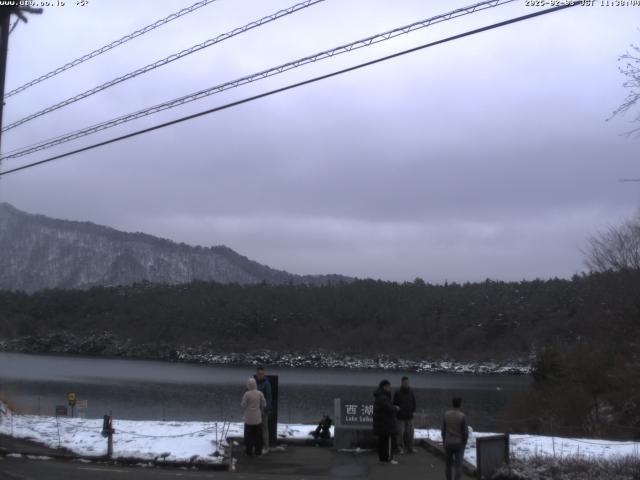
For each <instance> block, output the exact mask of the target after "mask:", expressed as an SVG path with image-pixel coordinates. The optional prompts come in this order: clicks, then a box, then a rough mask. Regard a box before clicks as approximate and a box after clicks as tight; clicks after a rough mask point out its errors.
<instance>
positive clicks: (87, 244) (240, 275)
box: [0, 203, 350, 292]
mask: <svg viewBox="0 0 640 480" xmlns="http://www.w3.org/2000/svg"><path fill="white" fill-rule="evenodd" d="M194 280H204V281H216V282H220V283H240V284H249V283H260V282H267V283H271V284H281V283H309V284H322V283H327V282H329V281H349V280H350V279H349V278H347V277H343V276H340V275H305V276H301V275H294V274H291V273H288V272H285V271H282V270H274V269H272V268H269V267H267V266H265V265H261V264H259V263H257V262H254V261H252V260H249V259H248V258H246V257H243V256H242V255H239V254H238V253H236V252H235V251H233V250H232V249H230V248H228V247H225V246H216V247H193V246H189V245H185V244H184V243H180V244H178V243H175V242H172V241H171V240H166V239H163V238H158V237H154V236H151V235H146V234H143V233H126V232H121V231H118V230H114V229H113V228H108V227H103V226H100V225H96V224H93V223H90V222H72V221H67V220H57V219H53V218H48V217H45V216H43V215H31V214H28V213H25V212H22V211H20V210H18V209H16V208H15V207H13V206H11V205H9V204H7V203H0V289H4V290H23V291H27V292H33V291H36V290H41V289H45V288H89V287H92V286H98V285H100V286H105V285H107V286H108V285H131V284H133V283H136V282H142V281H149V282H154V283H165V284H178V283H189V282H192V281H194Z"/></svg>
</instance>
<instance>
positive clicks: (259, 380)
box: [253, 367, 272, 453]
mask: <svg viewBox="0 0 640 480" xmlns="http://www.w3.org/2000/svg"><path fill="white" fill-rule="evenodd" d="M253 378H255V380H256V384H257V385H258V390H260V391H261V392H262V394H263V395H264V398H265V400H266V401H267V408H265V409H264V410H263V411H262V445H263V450H262V453H269V414H270V413H271V398H272V397H271V383H270V382H269V379H268V378H267V377H265V375H264V367H258V369H257V370H256V374H255V375H254V376H253Z"/></svg>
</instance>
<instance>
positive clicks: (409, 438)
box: [393, 377, 416, 454]
mask: <svg viewBox="0 0 640 480" xmlns="http://www.w3.org/2000/svg"><path fill="white" fill-rule="evenodd" d="M393 404H394V405H396V406H397V407H398V408H399V410H398V414H397V418H398V451H399V452H400V454H403V453H404V452H405V451H408V452H410V453H415V452H416V451H415V450H414V449H413V435H414V433H413V414H414V413H415V411H416V397H415V395H414V394H413V390H411V388H410V387H409V377H402V380H401V383H400V390H396V393H394V394H393Z"/></svg>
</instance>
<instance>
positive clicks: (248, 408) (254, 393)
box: [240, 378, 267, 456]
mask: <svg viewBox="0 0 640 480" xmlns="http://www.w3.org/2000/svg"><path fill="white" fill-rule="evenodd" d="M240 407H242V410H243V417H244V445H245V447H246V450H247V455H249V456H252V455H253V454H254V453H255V454H256V455H261V454H262V412H263V411H264V409H265V408H267V401H266V400H265V398H264V395H263V394H262V392H260V391H259V390H258V387H257V386H256V380H255V378H250V379H249V380H247V391H246V392H245V393H244V395H243V396H242V401H241V402H240Z"/></svg>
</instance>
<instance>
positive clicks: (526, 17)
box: [0, 3, 579, 176]
mask: <svg viewBox="0 0 640 480" xmlns="http://www.w3.org/2000/svg"><path fill="white" fill-rule="evenodd" d="M576 5H579V4H578V3H573V4H565V5H561V6H557V7H552V8H548V9H545V10H540V11H537V12H534V13H530V14H528V15H522V16H520V17H515V18H511V19H509V20H504V21H502V22H498V23H494V24H491V25H487V26H484V27H480V28H476V29H474V30H468V31H466V32H464V33H460V34H457V35H453V36H450V37H446V38H444V39H441V40H436V41H434V42H429V43H425V44H423V45H420V46H417V47H414V48H410V49H407V50H403V51H400V52H397V53H394V54H391V55H386V56H384V57H380V58H377V59H375V60H370V61H368V62H364V63H360V64H358V65H355V66H352V67H348V68H344V69H342V70H338V71H335V72H331V73H328V74H325V75H320V76H317V77H314V78H311V79H308V80H304V81H301V82H297V83H293V84H290V85H287V86H284V87H281V88H277V89H274V90H270V91H267V92H264V93H260V94H258V95H253V96H251V97H246V98H244V99H241V100H237V101H234V102H231V103H227V104H225V105H222V106H218V107H214V108H211V109H208V110H204V111H201V112H198V113H194V114H192V115H187V116H185V117H181V118H178V119H175V120H171V121H169V122H165V123H161V124H158V125H154V126H152V127H148V128H144V129H142V130H138V131H135V132H132V133H128V134H126V135H121V136H119V137H115V138H111V139H109V140H105V141H103V142H98V143H94V144H92V145H88V146H85V147H82V148H79V149H76V150H72V151H69V152H66V153H62V154H60V155H55V156H53V157H49V158H46V159H44V160H40V161H37V162H33V163H29V164H26V165H23V166H21V167H17V168H13V169H11V170H6V171H4V172H0V176H4V175H8V174H10V173H15V172H18V171H21V170H26V169H28V168H33V167H35V166H38V165H42V164H45V163H49V162H52V161H54V160H59V159H61V158H65V157H68V156H71V155H75V154H77V153H81V152H86V151H88V150H93V149H95V148H98V147H101V146H104V145H109V144H112V143H116V142H119V141H121V140H125V139H127V138H132V137H135V136H138V135H142V134H143V133H148V132H152V131H154V130H159V129H161V128H165V127H168V126H170V125H175V124H178V123H181V122H185V121H187V120H192V119H194V118H198V117H202V116H205V115H209V114H211V113H214V112H219V111H222V110H226V109H229V108H232V107H236V106H238V105H242V104H245V103H249V102H252V101H254V100H258V99H261V98H265V97H268V96H271V95H275V94H277V93H281V92H285V91H288V90H293V89H295V88H298V87H301V86H304V85H309V84H312V83H315V82H319V81H321V80H326V79H328V78H332V77H336V76H338V75H342V74H345V73H348V72H352V71H354V70H358V69H361V68H364V67H368V66H371V65H375V64H377V63H381V62H385V61H387V60H391V59H393V58H397V57H401V56H404V55H407V54H409V53H413V52H417V51H419V50H423V49H426V48H429V47H433V46H436V45H440V44H443V43H447V42H451V41H453V40H458V39H460V38H464V37H468V36H471V35H476V34H478V33H481V32H486V31H489V30H493V29H496V28H500V27H504V26H507V25H512V24H514V23H517V22H521V21H524V20H529V19H531V18H536V17H539V16H542V15H547V14H549V13H555V12H558V11H560V10H565V9H567V8H571V7H573V6H576Z"/></svg>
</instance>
